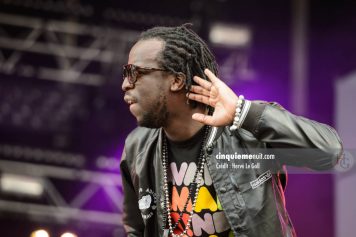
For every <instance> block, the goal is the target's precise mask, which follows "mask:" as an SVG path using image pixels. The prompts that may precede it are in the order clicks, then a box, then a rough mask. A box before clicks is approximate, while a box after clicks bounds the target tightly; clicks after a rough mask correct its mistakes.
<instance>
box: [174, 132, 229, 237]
mask: <svg viewBox="0 0 356 237" xmlns="http://www.w3.org/2000/svg"><path fill="white" fill-rule="evenodd" d="M204 133H205V128H204V127H203V128H202V129H201V130H200V131H198V132H197V134H195V135H194V136H193V137H192V138H190V139H188V140H186V141H183V142H173V141H169V140H168V164H169V167H168V179H169V184H170V185H169V187H170V191H171V217H172V225H173V226H174V225H175V223H176V222H177V220H178V219H179V214H180V213H181V212H182V211H183V209H184V205H185V203H186V201H187V198H188V196H189V185H190V183H191V182H192V181H193V179H194V175H195V173H196V169H197V165H198V164H197V163H198V157H199V155H200V150H201V147H202V143H203V138H204ZM194 195H195V188H194V189H193V191H192V193H191V196H190V199H189V201H188V205H187V208H186V210H185V211H184V212H183V218H182V219H183V223H182V222H180V223H179V225H178V227H177V228H176V229H175V233H176V234H179V233H182V232H183V230H184V229H185V224H186V223H187V221H188V218H189V213H190V211H191V210H192V203H193V200H194ZM188 236H204V237H207V236H209V237H215V236H219V237H228V236H233V233H232V231H230V226H229V223H228V221H227V219H226V217H225V214H224V212H223V211H222V208H221V205H220V202H219V200H218V198H217V195H216V192H215V189H214V187H213V184H212V179H211V177H210V174H209V171H208V168H207V166H206V165H205V167H204V174H203V185H202V186H200V188H199V193H198V198H197V202H196V205H195V209H194V214H193V217H192V222H191V227H190V230H189V231H188Z"/></svg>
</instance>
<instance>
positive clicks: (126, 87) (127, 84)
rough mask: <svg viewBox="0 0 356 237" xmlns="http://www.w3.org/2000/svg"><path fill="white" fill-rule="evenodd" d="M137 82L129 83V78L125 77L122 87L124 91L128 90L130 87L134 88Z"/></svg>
mask: <svg viewBox="0 0 356 237" xmlns="http://www.w3.org/2000/svg"><path fill="white" fill-rule="evenodd" d="M134 87H135V84H131V83H129V80H128V79H127V78H126V77H125V78H124V81H123V82H122V85H121V88H122V90H123V91H124V92H126V91H128V90H129V89H133V88H134Z"/></svg>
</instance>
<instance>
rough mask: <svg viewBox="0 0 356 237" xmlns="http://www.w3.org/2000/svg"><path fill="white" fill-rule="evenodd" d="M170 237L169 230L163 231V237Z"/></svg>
mask: <svg viewBox="0 0 356 237" xmlns="http://www.w3.org/2000/svg"><path fill="white" fill-rule="evenodd" d="M168 236H169V229H164V230H163V237H168Z"/></svg>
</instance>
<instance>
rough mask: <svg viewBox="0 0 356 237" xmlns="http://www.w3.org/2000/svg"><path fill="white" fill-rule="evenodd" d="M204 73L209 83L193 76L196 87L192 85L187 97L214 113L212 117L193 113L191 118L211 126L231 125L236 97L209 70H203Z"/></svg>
mask: <svg viewBox="0 0 356 237" xmlns="http://www.w3.org/2000/svg"><path fill="white" fill-rule="evenodd" d="M204 73H205V75H206V76H207V77H208V78H209V79H210V81H207V80H204V79H202V78H200V77H198V76H194V78H193V80H194V81H195V82H196V83H197V84H198V85H193V86H192V87H191V92H190V93H188V94H187V96H188V98H189V99H191V100H195V101H197V102H201V103H203V104H206V105H209V106H211V107H213V108H214V113H213V114H212V115H206V114H201V113H195V114H193V116H192V118H193V119H194V120H196V121H198V122H201V123H203V124H206V125H211V126H225V125H230V124H232V122H233V120H234V116H235V109H236V103H237V100H238V96H237V95H236V94H235V93H234V92H233V91H232V90H231V89H230V87H228V86H227V85H226V84H225V83H224V82H223V81H221V80H220V79H219V78H217V77H216V76H215V75H214V73H212V72H211V71H210V70H209V69H205V70H204Z"/></svg>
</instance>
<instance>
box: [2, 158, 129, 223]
mask: <svg viewBox="0 0 356 237" xmlns="http://www.w3.org/2000/svg"><path fill="white" fill-rule="evenodd" d="M0 173H1V174H15V175H24V176H31V177H35V178H36V179H39V180H41V183H42V185H43V187H44V193H45V194H46V197H47V199H48V200H49V202H48V203H45V204H42V203H41V204H38V203H36V202H31V201H23V200H26V199H25V198H24V199H23V200H22V201H14V200H13V199H10V200H7V199H6V198H1V195H0V212H7V213H14V214H22V215H25V216H28V217H30V218H32V219H36V220H46V221H52V222H55V223H68V222H70V221H76V222H86V223H88V222H89V223H93V224H100V225H102V224H104V225H111V226H113V227H115V226H116V227H119V226H122V200H123V194H122V189H121V188H120V187H121V178H120V176H119V175H118V174H113V173H103V172H94V171H89V170H82V169H75V168H64V167H58V166H52V165H42V164H33V163H27V162H19V161H10V160H0ZM51 180H63V181H70V182H69V183H71V184H74V183H76V182H81V183H85V186H84V187H82V188H81V189H79V190H77V192H76V193H75V195H74V196H73V197H72V198H71V199H70V200H69V199H68V198H65V196H68V195H65V192H67V191H66V190H61V189H60V188H58V187H56V186H55V185H54V184H53V182H52V181H51ZM99 190H102V191H104V193H105V195H106V197H105V200H110V201H111V203H112V204H113V207H114V208H113V210H110V212H109V211H98V210H91V209H88V208H87V207H86V208H84V206H85V205H86V204H87V203H88V202H89V201H91V199H92V198H93V197H94V195H95V194H96V193H97V192H98V191H99Z"/></svg>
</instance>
